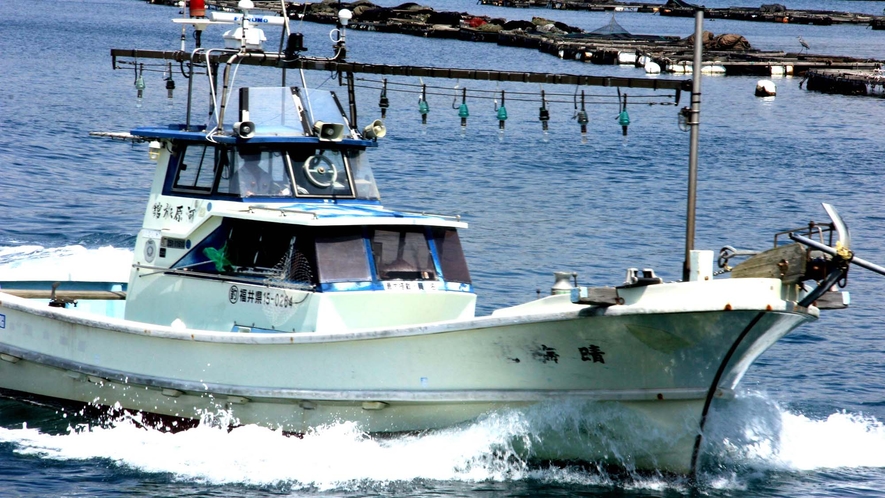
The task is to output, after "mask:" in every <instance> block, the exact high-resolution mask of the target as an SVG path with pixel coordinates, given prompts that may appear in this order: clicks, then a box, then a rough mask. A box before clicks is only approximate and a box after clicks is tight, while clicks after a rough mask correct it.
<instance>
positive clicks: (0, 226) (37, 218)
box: [0, 0, 885, 497]
mask: <svg viewBox="0 0 885 498" xmlns="http://www.w3.org/2000/svg"><path fill="white" fill-rule="evenodd" d="M377 3H378V4H380V5H383V6H394V5H397V4H398V2H390V1H382V0H379V1H378V2H377ZM422 3H423V4H425V5H429V6H431V7H434V8H435V9H437V10H454V11H461V12H471V13H476V14H487V15H491V16H495V17H503V18H507V19H530V18H531V17H532V16H542V17H546V18H549V19H554V20H559V21H562V22H565V23H567V24H571V25H575V26H579V27H581V28H584V29H586V30H592V29H595V28H598V27H600V26H603V25H604V24H606V23H608V22H609V21H610V19H611V17H612V14H607V13H587V12H562V11H551V10H540V9H535V10H528V9H504V8H496V7H491V6H481V5H476V4H475V2H474V1H472V0H432V1H425V2H422ZM742 4H743V5H751V4H750V2H742ZM706 5H707V6H708V7H724V6H729V5H730V0H710V1H707V2H706ZM752 5H753V6H758V4H752ZM787 7H789V8H792V9H825V10H842V11H853V12H868V13H874V14H881V13H882V11H883V8H885V2H882V1H838V0H831V1H824V0H804V1H798V0H791V1H790V2H788V3H787ZM177 16H178V9H177V8H173V7H161V6H153V5H149V4H148V3H146V2H143V1H137V0H65V1H64V2H57V1H48V0H3V1H2V2H0V123H2V128H0V130H2V131H0V168H2V169H0V265H3V266H4V267H6V268H8V267H24V268H28V267H30V268H37V267H43V266H46V265H69V266H70V267H72V268H79V269H83V268H89V269H92V270H94V271H102V270H104V269H105V268H106V265H109V264H111V262H113V261H120V260H121V258H120V256H121V255H122V260H124V261H125V259H126V257H127V255H128V254H129V253H130V252H131V250H130V247H131V245H132V244H133V243H134V240H135V234H136V233H137V231H138V229H139V226H140V222H141V219H142V217H143V215H144V210H145V202H146V198H147V192H148V188H149V183H150V180H151V175H152V168H151V163H150V161H149V159H148V154H147V148H146V146H145V145H144V144H140V145H134V146H133V145H130V144H128V143H124V142H118V141H112V140H107V139H96V138H90V137H89V136H88V133H89V132H91V131H128V130H129V129H131V128H134V127H136V126H141V125H155V124H165V123H173V122H181V121H183V114H184V92H183V91H182V89H184V88H185V86H186V84H185V80H184V78H182V77H181V74H180V73H178V72H177V68H176V69H175V70H176V72H175V74H174V75H173V78H174V79H175V81H176V84H177V88H178V90H176V93H175V99H174V101H173V104H172V105H171V106H170V105H169V104H167V102H166V101H167V99H166V92H165V82H164V75H163V74H162V72H161V70H159V69H157V68H153V67H151V66H150V65H149V64H146V65H147V66H148V67H149V70H148V71H146V72H145V73H144V76H145V81H146V89H145V95H144V101H143V102H142V104H141V106H140V107H138V106H137V102H136V91H135V87H134V85H133V83H134V80H135V75H134V70H133V68H132V67H129V66H126V67H124V68H122V69H117V70H115V69H114V68H113V67H112V64H111V58H110V49H111V48H139V49H164V50H174V49H177V48H178V46H179V36H180V28H179V27H178V26H177V25H174V24H172V23H171V22H170V19H171V18H173V17H177ZM616 20H617V22H618V23H620V24H621V25H622V26H623V27H624V28H626V29H627V30H628V31H630V32H632V33H640V34H660V35H678V36H688V35H690V34H691V32H692V30H693V20H692V19H678V18H661V17H659V16H656V15H652V14H639V13H629V12H622V13H617V14H616ZM293 26H294V29H297V30H300V31H302V32H303V33H304V34H305V44H306V45H307V46H308V47H309V48H310V50H309V52H308V53H309V54H311V55H317V56H329V55H331V41H330V39H329V30H330V28H331V27H330V26H322V25H314V24H309V23H304V24H300V23H296V24H294V25H293ZM705 29H707V30H709V31H712V32H714V34H717V35H718V34H722V33H737V34H742V35H744V36H746V37H747V39H748V40H749V41H750V43H751V44H752V45H753V46H754V47H756V48H760V49H765V50H784V51H788V52H797V51H799V49H800V48H801V47H800V46H799V44H798V41H797V37H798V36H802V37H803V38H804V39H805V40H806V41H807V42H808V43H809V44H810V45H811V52H812V53H818V54H827V55H847V56H855V57H865V58H874V59H885V31H871V30H870V29H868V28H864V27H860V26H799V25H779V24H767V23H749V22H737V21H707V22H706V23H705ZM222 31H223V29H222V28H219V27H213V28H211V29H210V30H209V31H207V33H206V34H205V35H204V37H203V40H204V46H209V45H213V44H218V43H219V42H220V35H221V33H222ZM277 36H278V35H277V33H276V32H274V31H272V29H268V38H269V39H271V40H272V42H271V43H278V38H277ZM348 46H349V51H348V56H349V59H350V60H354V61H361V62H372V63H389V64H415V65H428V66H431V65H433V66H443V67H471V68H497V69H510V70H520V71H547V72H561V73H580V74H596V75H612V76H630V77H644V73H643V72H642V71H641V70H639V69H635V68H632V67H617V66H594V65H590V64H585V63H581V62H577V61H568V60H560V59H558V58H556V57H554V56H551V55H548V54H542V53H539V52H535V51H532V50H527V49H518V48H509V47H498V46H495V45H489V44H476V43H469V42H461V41H455V40H438V39H425V38H416V37H408V36H402V35H393V34H380V33H374V32H359V31H351V32H350V33H349V34H348ZM145 62H146V63H149V62H151V61H145ZM152 69H157V70H156V71H154V70H152ZM659 77H660V78H662V79H663V78H672V77H673V76H667V75H663V76H659ZM242 78H243V80H246V79H248V78H249V76H246V75H245V70H244V75H243V76H242ZM308 78H309V81H311V82H312V83H313V84H314V85H322V86H323V87H324V88H330V89H334V88H335V87H336V86H337V83H336V79H335V78H334V77H333V76H332V75H330V74H326V73H311V74H308ZM758 79H759V78H758V77H731V76H729V77H714V76H705V77H704V78H703V83H702V93H703V97H702V113H701V131H700V147H701V155H700V161H699V185H698V187H699V191H698V213H697V235H696V239H695V246H696V247H698V248H706V249H712V250H717V251H718V249H719V248H721V247H723V246H725V245H731V246H734V247H737V248H743V249H765V248H767V247H769V246H770V245H771V243H772V239H773V235H774V233H775V232H777V231H780V230H785V229H789V228H795V227H799V226H802V225H805V224H806V223H808V221H809V220H819V221H828V220H827V217H826V214H825V213H824V211H823V210H822V208H821V207H820V203H821V202H829V203H831V204H833V205H834V206H836V207H837V208H838V209H839V211H840V212H841V214H842V216H843V217H844V219H845V220H846V222H847V224H848V226H849V227H850V229H851V232H852V236H853V249H855V251H856V252H857V254H858V255H859V256H860V257H862V258H865V259H867V260H870V261H873V262H878V263H885V241H883V236H885V204H883V201H885V192H883V180H882V177H881V175H882V169H883V166H885V164H883V159H885V135H883V126H885V100H881V99H877V98H872V97H847V96H837V95H824V94H819V93H811V92H808V91H806V90H804V89H802V88H801V87H800V82H801V78H791V77H787V78H777V79H774V82H775V83H776V84H777V88H778V92H777V97H775V98H773V99H772V98H769V99H761V98H756V97H754V96H753V92H754V89H755V86H756V82H757V80H758ZM389 81H390V89H391V91H390V93H389V96H390V101H391V107H390V109H389V110H388V115H387V119H386V125H387V128H388V135H387V137H385V138H384V139H382V140H381V145H380V147H379V148H378V149H377V150H374V151H372V152H371V156H370V157H371V159H372V164H373V167H374V170H375V176H376V179H377V181H378V184H379V188H380V189H381V193H382V198H383V201H384V204H385V205H386V206H388V207H393V208H402V209H420V210H426V211H432V212H441V213H451V214H460V215H461V216H462V217H463V219H464V220H465V221H467V222H468V223H469V224H470V229H468V230H464V231H463V232H462V234H461V237H462V240H463V243H464V246H465V251H466V253H467V259H468V262H469V264H470V266H471V273H472V275H473V279H474V284H475V287H476V289H477V292H478V295H479V301H478V312H479V313H481V314H487V313H489V312H491V311H492V310H493V309H496V308H499V307H502V306H509V305H514V304H519V303H522V302H525V301H528V300H531V299H533V298H535V297H536V295H537V294H538V293H539V292H540V293H541V294H544V293H547V292H549V288H550V286H551V285H552V284H553V272H554V271H574V272H577V274H578V280H579V282H580V283H581V284H583V285H616V284H619V283H620V282H622V281H623V278H624V275H625V273H624V272H625V269H626V268H629V267H639V268H654V269H655V271H656V272H657V273H658V275H660V276H662V277H663V278H664V279H665V280H677V279H679V278H681V267H682V266H681V265H682V258H683V251H684V243H685V235H684V217H685V211H686V208H685V206H686V203H685V197H686V185H687V165H688V133H685V132H683V131H680V129H679V127H678V123H677V110H678V107H676V106H674V105H648V104H647V103H648V102H656V103H658V104H660V103H661V102H667V103H670V104H672V99H671V100H667V99H666V98H663V99H661V98H653V97H649V95H650V94H651V92H648V91H640V90H629V89H624V90H623V92H625V93H628V94H629V98H628V111H629V113H630V117H631V124H630V126H629V134H628V135H627V136H626V137H624V136H623V135H622V134H621V128H620V126H619V125H618V123H617V119H616V118H617V116H618V112H619V110H620V109H619V107H618V100H617V90H616V89H614V88H605V89H600V88H583V89H576V88H574V87H567V86H561V87H557V86H553V85H548V86H544V87H541V86H539V85H520V84H507V85H496V84H494V83H482V82H473V81H452V80H441V79H440V80H432V79H428V80H426V81H419V80H418V79H417V78H411V79H409V78H390V79H389ZM358 82H359V83H360V88H359V91H358V100H359V103H360V106H359V111H360V122H361V123H363V124H365V123H367V122H368V120H371V119H375V118H377V117H379V116H380V112H379V108H378V105H377V103H378V98H379V90H378V88H379V78H377V77H373V76H369V75H364V76H360V80H359V81H358ZM270 84H275V83H270ZM421 84H427V85H428V88H430V89H432V91H429V95H428V102H429V105H430V113H429V114H428V124H427V126H426V127H425V126H422V125H421V121H420V115H419V113H418V97H417V94H416V93H415V92H416V89H417V88H418V87H419V86H420V85H421ZM463 88H467V89H468V102H467V103H468V104H469V109H470V117H469V119H468V126H467V128H466V129H465V130H463V131H462V130H461V127H460V126H459V119H458V116H457V109H456V107H457V106H458V104H460V102H461V101H460V96H461V91H462V89H463ZM500 90H505V91H506V92H507V100H506V106H507V110H508V114H509V119H508V120H507V122H506V130H505V132H504V133H503V135H501V134H499V133H498V123H497V120H496V117H495V116H496V113H495V106H496V102H494V101H493V100H492V98H490V97H493V96H496V95H497V93H496V92H499V91H500ZM581 90H584V91H585V92H586V94H587V96H588V97H587V100H588V106H587V111H588V114H589V116H590V123H589V125H588V136H587V137H586V140H584V141H582V139H581V135H580V133H579V126H578V124H577V123H576V121H575V120H574V119H573V117H574V113H575V105H574V101H575V95H576V94H580V91H581ZM541 91H544V92H545V95H546V99H547V100H548V104H547V106H548V109H549V111H550V122H549V125H550V126H549V131H548V132H547V133H543V132H542V128H541V122H540V121H539V120H538V110H539V107H540V103H541V96H540V92H541ZM662 93H664V92H658V95H660V94H662ZM482 97H486V98H482ZM683 105H688V96H687V95H684V96H683V100H682V102H681V103H680V106H683ZM109 256H113V257H109ZM848 289H849V290H850V292H851V298H852V303H851V307H850V308H849V309H847V310H841V311H827V312H822V313H821V315H822V316H821V319H820V320H819V321H817V322H815V323H812V324H809V325H806V326H804V327H802V328H800V329H799V330H797V331H795V332H793V333H792V334H791V335H789V336H788V337H786V338H785V339H783V340H782V341H780V342H779V343H778V344H776V345H775V346H774V347H772V348H771V349H770V350H769V351H768V352H767V353H765V354H764V355H763V356H762V357H761V358H760V360H759V361H758V362H757V363H756V364H755V365H754V366H753V367H752V368H751V369H750V371H749V373H748V374H747V376H746V377H745V378H744V380H743V382H742V384H741V387H740V390H739V392H738V396H737V397H736V398H735V399H734V400H730V401H723V402H717V404H714V406H713V414H712V419H711V421H710V423H709V424H708V429H709V430H708V433H707V438H706V440H705V445H704V466H703V468H702V470H701V473H700V476H699V482H698V483H697V486H696V487H692V486H690V485H689V483H688V482H687V481H686V480H685V479H683V478H679V477H672V476H664V475H657V474H654V473H651V474H647V473H646V474H637V473H633V472H629V471H627V472H611V471H608V470H606V469H598V468H595V467H593V466H584V467H578V466H575V467H552V466H549V465H539V464H535V463H533V462H531V461H524V460H522V459H519V458H514V457H513V456H511V457H507V456H506V455H508V454H510V453H509V452H508V450H509V449H510V444H511V442H512V441H513V440H514V439H518V438H521V437H527V436H530V430H531V429H530V428H531V426H532V423H533V422H536V421H533V420H531V417H532V415H531V414H526V413H508V414H503V415H500V416H494V417H488V418H486V419H483V420H480V421H477V422H475V423H473V424H468V425H466V426H464V427H459V428H456V429H450V430H446V431H437V432H431V433H427V434H423V435H420V436H412V437H404V438H399V439H392V440H389V439H388V440H376V439H373V438H371V437H367V436H366V435H364V434H363V433H362V432H361V431H360V429H359V427H354V426H352V425H350V424H347V423H342V424H337V425H334V426H330V427H323V428H318V429H317V430H316V431H315V432H314V433H311V434H308V435H307V436H305V437H304V438H303V439H297V438H289V437H285V436H282V435H281V434H279V433H278V432H275V431H271V430H269V429H263V428H258V427H243V428H239V429H236V430H233V431H230V432H228V431H226V430H223V429H219V428H217V427H216V426H213V425H211V424H205V425H202V426H200V427H198V428H196V429H193V430H189V431H185V432H182V433H179V434H175V435H172V434H165V433H160V432H155V431H150V430H143V429H139V428H138V424H137V421H127V420H123V421H119V422H118V423H116V424H115V425H113V426H98V425H95V424H94V423H93V421H92V420H90V419H89V418H87V417H85V416H83V415H81V414H78V413H67V412H64V411H59V410H55V409H52V408H46V407H40V406H33V405H29V404H23V403H20V402H16V401H11V400H0V496H66V497H87V496H88V497H92V496H97V497H116V496H158V497H160V496H168V497H173V496H174V497H197V496H200V497H202V496H224V497H230V496H244V497H246V496H249V497H251V496H324V497H326V496H328V497H332V496H334V497H338V496H348V497H349V496H539V495H546V496H575V495H579V496H599V495H609V494H616V495H619V496H667V497H670V496H685V495H692V496H694V495H698V496H742V497H744V496H746V497H749V496H753V497H756V496H816V497H843V496H860V497H867V496H883V495H885V427H883V423H882V421H883V420H885V342H883V335H885V324H883V318H885V312H883V311H882V309H883V307H882V302H883V301H885V277H880V276H878V275H875V274H872V273H870V272H867V271H864V270H862V269H859V268H857V267H855V268H854V269H852V271H851V273H850V275H849V287H848ZM549 410H550V411H552V413H548V415H549V416H552V417H554V418H556V417H560V418H565V419H581V418H582V417H584V419H585V420H583V422H584V423H587V424H590V425H591V426H592V424H593V419H592V416H593V415H592V413H589V412H585V411H582V410H581V408H580V407H572V406H552V407H549ZM502 455H504V456H502Z"/></svg>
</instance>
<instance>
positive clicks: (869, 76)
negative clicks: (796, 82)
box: [802, 68, 885, 97]
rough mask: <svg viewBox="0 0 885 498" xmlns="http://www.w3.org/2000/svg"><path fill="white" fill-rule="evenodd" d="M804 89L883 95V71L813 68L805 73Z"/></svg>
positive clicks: (884, 94)
mask: <svg viewBox="0 0 885 498" xmlns="http://www.w3.org/2000/svg"><path fill="white" fill-rule="evenodd" d="M802 83H803V84H804V85H805V89H806V90H809V91H812V92H822V93H836V94H840V95H869V96H874V97H885V71H883V70H882V69H879V68H877V69H871V70H850V71H844V70H837V69H814V70H809V71H808V72H807V73H806V74H805V79H804V80H803V81H802Z"/></svg>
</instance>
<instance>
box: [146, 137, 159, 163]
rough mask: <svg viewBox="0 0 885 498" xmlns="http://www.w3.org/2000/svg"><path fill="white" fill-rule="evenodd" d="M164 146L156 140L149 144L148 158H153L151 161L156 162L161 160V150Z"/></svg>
mask: <svg viewBox="0 0 885 498" xmlns="http://www.w3.org/2000/svg"><path fill="white" fill-rule="evenodd" d="M161 147H162V145H161V144H160V142H158V141H156V140H152V141H151V143H149V144H148V157H150V158H151V161H156V160H157V159H159V158H160V148H161Z"/></svg>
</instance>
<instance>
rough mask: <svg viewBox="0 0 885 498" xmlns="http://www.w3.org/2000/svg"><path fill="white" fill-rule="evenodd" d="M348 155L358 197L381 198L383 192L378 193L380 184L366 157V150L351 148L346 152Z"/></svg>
mask: <svg viewBox="0 0 885 498" xmlns="http://www.w3.org/2000/svg"><path fill="white" fill-rule="evenodd" d="M346 155H347V160H348V162H349V163H350V170H351V172H352V173H353V184H354V187H355V188H356V197H357V199H367V200H371V201H377V200H381V194H379V193H378V184H376V183H375V175H373V174H372V168H371V167H370V166H369V162H368V160H367V159H366V153H365V151H357V150H350V151H347V152H346Z"/></svg>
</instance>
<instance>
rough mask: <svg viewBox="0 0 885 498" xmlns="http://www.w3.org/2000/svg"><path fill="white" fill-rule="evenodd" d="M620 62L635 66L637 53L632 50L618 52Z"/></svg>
mask: <svg viewBox="0 0 885 498" xmlns="http://www.w3.org/2000/svg"><path fill="white" fill-rule="evenodd" d="M618 64H621V65H628V66H635V65H636V54H635V53H631V52H618Z"/></svg>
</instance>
